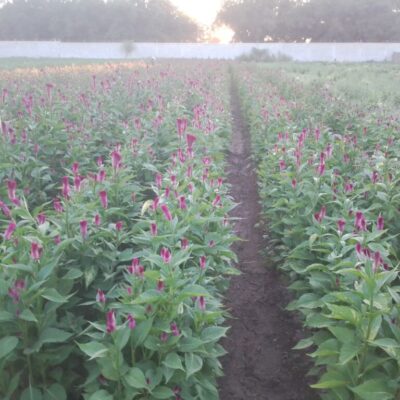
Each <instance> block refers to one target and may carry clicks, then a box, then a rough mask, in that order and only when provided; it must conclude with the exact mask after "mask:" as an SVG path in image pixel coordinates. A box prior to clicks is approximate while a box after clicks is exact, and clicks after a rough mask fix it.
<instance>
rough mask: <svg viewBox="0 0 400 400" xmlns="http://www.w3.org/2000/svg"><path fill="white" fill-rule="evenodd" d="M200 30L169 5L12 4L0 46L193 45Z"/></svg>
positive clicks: (125, 0)
mask: <svg viewBox="0 0 400 400" xmlns="http://www.w3.org/2000/svg"><path fill="white" fill-rule="evenodd" d="M198 36H199V28H198V26H197V24H196V23H195V22H193V21H192V20H191V19H190V18H189V17H187V16H186V15H184V14H183V13H181V12H179V11H178V10H177V9H176V8H175V7H174V6H173V5H172V4H171V3H170V2H169V1H168V0H108V1H106V2H105V1H103V0H13V1H12V2H11V1H8V2H6V3H5V4H4V5H3V7H2V8H1V9H0V40H60V41H72V42H75V41H85V42H101V41H105V42H109V41H110V42H112V41H126V40H132V41H137V42H187V41H196V39H197V37H198Z"/></svg>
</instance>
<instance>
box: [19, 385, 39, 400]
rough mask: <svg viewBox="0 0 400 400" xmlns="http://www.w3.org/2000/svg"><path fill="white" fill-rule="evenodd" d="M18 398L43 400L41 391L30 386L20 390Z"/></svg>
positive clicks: (21, 399) (22, 399)
mask: <svg viewBox="0 0 400 400" xmlns="http://www.w3.org/2000/svg"><path fill="white" fill-rule="evenodd" d="M20 400H43V396H42V392H41V391H40V390H39V389H36V388H34V387H32V386H30V387H28V388H26V389H25V390H24V391H23V392H22V394H21V398H20Z"/></svg>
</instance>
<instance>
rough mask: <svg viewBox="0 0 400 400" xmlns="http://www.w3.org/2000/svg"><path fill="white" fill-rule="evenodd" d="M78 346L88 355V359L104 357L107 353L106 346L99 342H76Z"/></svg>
mask: <svg viewBox="0 0 400 400" xmlns="http://www.w3.org/2000/svg"><path fill="white" fill-rule="evenodd" d="M77 344H78V346H79V348H80V349H81V350H82V351H83V352H84V353H85V354H86V355H88V356H89V357H90V360H93V359H95V358H100V357H105V356H106V355H107V353H108V348H107V347H106V346H104V345H103V344H101V343H99V342H89V343H77Z"/></svg>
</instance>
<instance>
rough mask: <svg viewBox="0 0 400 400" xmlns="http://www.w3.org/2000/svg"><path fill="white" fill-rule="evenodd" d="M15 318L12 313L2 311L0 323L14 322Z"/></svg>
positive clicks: (0, 312)
mask: <svg viewBox="0 0 400 400" xmlns="http://www.w3.org/2000/svg"><path fill="white" fill-rule="evenodd" d="M14 318H15V317H14V315H13V314H11V313H10V312H8V311H0V322H6V321H12V320H13V319H14Z"/></svg>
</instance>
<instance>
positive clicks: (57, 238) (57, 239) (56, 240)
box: [54, 235, 61, 244]
mask: <svg viewBox="0 0 400 400" xmlns="http://www.w3.org/2000/svg"><path fill="white" fill-rule="evenodd" d="M54 243H55V244H60V243H61V236H60V235H57V236H56V237H55V238H54Z"/></svg>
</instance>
